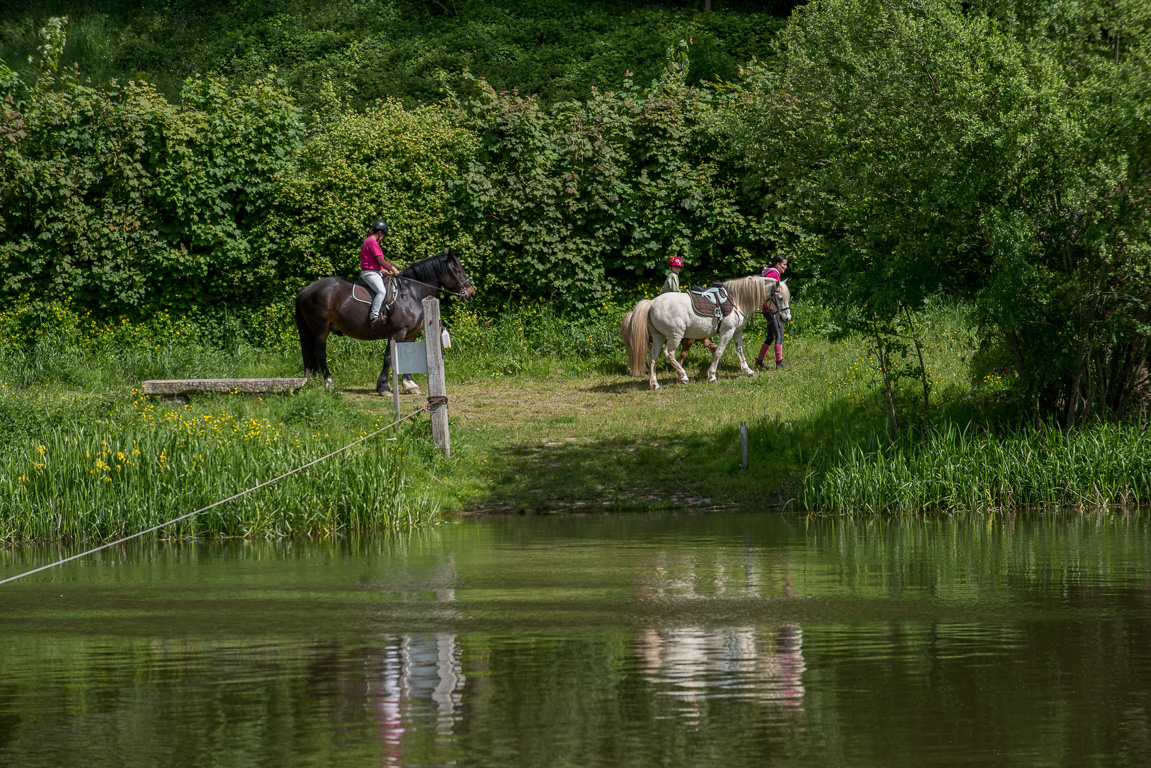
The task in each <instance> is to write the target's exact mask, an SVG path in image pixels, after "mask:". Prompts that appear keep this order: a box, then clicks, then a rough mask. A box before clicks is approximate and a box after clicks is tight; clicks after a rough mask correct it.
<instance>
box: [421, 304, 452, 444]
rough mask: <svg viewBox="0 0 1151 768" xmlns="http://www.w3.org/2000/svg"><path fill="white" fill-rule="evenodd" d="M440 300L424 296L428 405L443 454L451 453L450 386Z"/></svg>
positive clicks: (434, 437) (434, 438)
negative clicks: (447, 379)
mask: <svg viewBox="0 0 1151 768" xmlns="http://www.w3.org/2000/svg"><path fill="white" fill-rule="evenodd" d="M442 330H443V329H442V328H441V327H440V300H439V299H437V298H435V297H434V296H429V297H428V298H426V299H424V349H425V351H426V354H427V359H428V406H429V410H430V411H431V417H432V441H433V442H435V444H436V447H437V448H439V449H440V451H441V452H442V453H443V454H444V458H449V457H450V456H451V455H452V436H451V433H449V432H448V387H447V384H446V383H445V381H444V351H443V347H442V346H441V341H440V333H441V331H442Z"/></svg>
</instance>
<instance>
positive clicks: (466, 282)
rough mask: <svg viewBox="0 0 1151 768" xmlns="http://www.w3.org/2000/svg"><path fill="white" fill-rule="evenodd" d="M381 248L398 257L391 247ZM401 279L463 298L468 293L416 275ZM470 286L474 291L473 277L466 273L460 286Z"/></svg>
mask: <svg viewBox="0 0 1151 768" xmlns="http://www.w3.org/2000/svg"><path fill="white" fill-rule="evenodd" d="M381 250H386V251H387V252H388V255H389V256H391V257H392V258H393V259H395V258H397V257H396V254H395V253H394V252H393V251H392V249H391V248H386V249H381ZM393 277H396V278H400V274H399V273H398V272H397V273H396V274H395V275H393ZM401 279H403V280H409V281H411V282H413V283H416V284H417V285H426V286H427V287H428V288H432V289H434V290H436V291H437V292H438V291H443V292H444V293H446V294H448V295H449V296H459V297H460V298H461V299H462V298H465V297H466V296H467V294H465V293H464V292H463V291H462V290H460V291H451V290H448V289H447V288H445V287H443V286H442V285H432V284H431V283H425V282H424V281H423V280H417V279H415V278H414V277H404V278H401ZM469 286H470V287H471V289H472V290H473V291H474V290H475V288H476V287H475V285H473V284H472V279H471V278H470V277H468V276H467V275H464V281H463V282H462V283H460V287H461V288H468V287H469Z"/></svg>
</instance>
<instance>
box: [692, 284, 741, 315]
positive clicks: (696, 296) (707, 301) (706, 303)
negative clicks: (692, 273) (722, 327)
mask: <svg viewBox="0 0 1151 768" xmlns="http://www.w3.org/2000/svg"><path fill="white" fill-rule="evenodd" d="M687 295H688V296H690V297H691V308H692V311H694V312H695V313H696V314H697V315H699V316H700V317H708V318H712V319H714V320H723V319H724V318H725V317H727V316H728V315H730V314H731V312H732V310H733V309H735V304H733V303H732V301H731V297H730V296H728V295H727V289H726V288H724V287H723V286H722V285H712V286H708V287H707V288H692V289H691V290H690V291H688V292H687Z"/></svg>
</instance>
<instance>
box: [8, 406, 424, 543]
mask: <svg viewBox="0 0 1151 768" xmlns="http://www.w3.org/2000/svg"><path fill="white" fill-rule="evenodd" d="M13 399H17V400H21V401H22V403H20V404H21V405H23V406H25V407H37V406H38V405H40V404H37V403H36V402H34V400H33V398H31V397H28V396H24V397H20V396H18V395H17V396H13V395H0V400H9V401H11V400H13ZM278 400H279V401H280V402H279V403H275V404H271V403H269V404H268V405H267V406H265V403H266V402H267V401H264V400H259V399H256V400H255V401H252V402H239V403H236V402H229V401H228V400H227V399H226V398H225V397H219V398H214V399H211V401H210V402H207V403H198V404H197V406H195V407H193V406H192V405H183V406H180V405H171V406H169V405H167V404H157V403H154V402H151V401H150V400H148V399H146V398H142V397H137V399H136V400H134V401H133V402H132V403H131V404H126V405H123V406H119V407H116V408H114V409H113V411H112V412H111V413H109V414H108V415H107V416H106V417H105V418H100V419H85V420H80V421H78V422H76V423H61V424H57V425H55V426H54V428H50V429H49V428H40V429H37V430H34V431H35V432H36V434H35V435H34V436H32V438H31V439H17V440H9V441H8V442H6V443H5V444H3V445H0V462H2V463H3V465H4V467H5V471H4V473H3V475H0V540H6V541H15V540H31V539H35V540H58V539H108V538H114V537H116V536H121V535H124V534H128V533H132V532H135V531H139V530H142V529H144V528H149V527H152V526H154V525H158V524H160V523H163V522H164V521H166V520H170V519H173V518H175V517H178V516H181V515H183V514H186V513H188V512H192V511H193V510H196V509H200V508H202V507H205V506H208V505H210V504H213V503H215V502H217V501H220V500H222V499H225V498H228V497H230V496H233V495H234V494H236V493H238V492H240V491H243V490H246V489H248V488H251V487H252V486H254V485H256V484H258V483H261V482H263V481H266V480H271V479H272V478H275V477H277V476H279V475H281V474H284V473H286V472H289V471H290V470H293V469H296V468H298V467H301V466H303V465H304V464H307V463H309V462H311V461H313V460H315V459H318V458H320V457H321V456H324V455H326V454H328V453H330V452H332V451H334V450H336V449H338V448H340V447H342V446H345V445H347V444H349V443H351V442H353V441H354V440H356V439H358V438H360V437H363V436H365V435H367V434H369V433H370V432H372V431H375V430H377V429H379V428H380V427H381V426H384V420H383V419H382V418H380V417H376V418H371V417H364V416H360V415H358V414H355V413H354V412H350V409H347V407H346V406H344V405H343V404H341V403H340V402H339V401H338V399H336V398H335V397H334V396H333V395H331V394H330V393H327V392H324V391H323V390H311V391H307V392H304V393H302V394H298V395H295V396H288V397H284V398H278ZM12 405H13V403H11V402H9V403H7V406H8V410H10V409H11V406H12ZM440 461H441V460H440V459H439V458H438V456H437V455H436V453H435V452H434V450H433V448H432V446H431V441H430V438H429V436H428V435H427V429H426V422H425V423H424V425H422V427H421V428H416V429H412V428H409V429H408V430H406V431H405V432H404V433H402V434H401V435H400V436H399V437H395V436H393V433H392V432H391V430H387V431H386V432H384V433H383V434H381V435H377V436H376V437H373V438H370V439H369V440H367V441H365V442H363V443H360V444H358V445H356V446H354V447H352V448H350V449H348V450H346V451H344V452H342V453H340V454H338V455H336V456H333V457H331V458H329V459H327V460H325V461H323V462H320V463H319V464H317V465H315V466H312V467H309V468H308V469H305V470H303V471H301V472H299V473H297V474H294V475H292V476H290V477H287V478H285V479H283V480H281V481H279V482H276V483H274V484H271V485H269V486H267V487H264V488H261V489H260V490H258V491H255V492H254V493H252V494H249V495H246V496H244V497H242V498H239V499H236V500H234V501H230V502H228V503H226V504H223V505H220V506H218V507H215V508H213V509H211V510H208V511H207V512H204V513H202V514H200V515H197V516H195V517H192V518H190V519H188V520H186V521H183V522H181V523H179V524H177V525H175V526H173V527H172V528H171V529H166V530H165V531H164V533H165V534H166V535H169V536H175V537H198V536H248V537H279V536H286V535H290V534H293V533H306V534H321V535H322V534H332V533H340V532H346V531H367V530H381V529H390V528H396V527H407V526H413V525H420V524H425V523H428V522H430V521H431V520H433V519H434V517H435V515H436V512H437V510H438V502H437V501H436V499H435V498H434V495H433V494H432V493H431V492H430V491H429V490H428V489H427V488H426V487H421V484H420V483H418V482H414V481H413V478H416V477H424V476H425V472H426V471H427V470H429V469H430V470H431V471H436V468H437V467H438V464H439V463H440Z"/></svg>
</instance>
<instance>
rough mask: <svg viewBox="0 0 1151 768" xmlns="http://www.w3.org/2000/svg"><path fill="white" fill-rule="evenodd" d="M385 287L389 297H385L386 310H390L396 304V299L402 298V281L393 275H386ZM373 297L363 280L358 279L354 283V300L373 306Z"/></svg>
mask: <svg viewBox="0 0 1151 768" xmlns="http://www.w3.org/2000/svg"><path fill="white" fill-rule="evenodd" d="M384 287H385V288H387V290H388V295H387V296H385V297H384V308H385V309H388V308H390V307H391V306H392V305H393V304H395V303H396V299H398V298H399V296H400V291H399V288H400V281H399V280H396V278H395V277H393V276H392V275H384ZM373 295H374V294H373V293H372V289H371V288H369V287H368V286H367V285H366V284H365V283H364V282H363V281H362V280H359V279H357V280H356V281H355V282H354V283H352V298H353V299H355V300H356V301H359V302H362V303H364V304H371V303H372V296H373Z"/></svg>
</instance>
